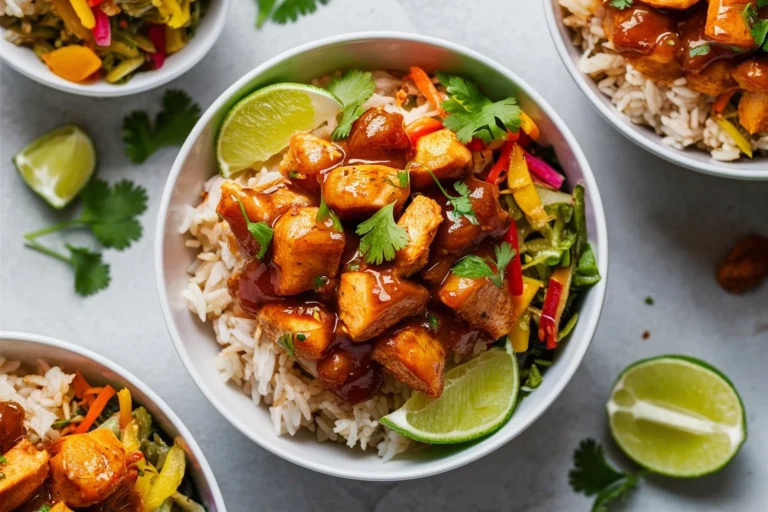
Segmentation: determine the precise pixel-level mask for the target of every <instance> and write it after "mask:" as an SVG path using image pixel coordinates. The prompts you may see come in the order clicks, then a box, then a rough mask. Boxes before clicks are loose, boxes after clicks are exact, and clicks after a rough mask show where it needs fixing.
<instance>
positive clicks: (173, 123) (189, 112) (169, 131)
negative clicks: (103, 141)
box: [123, 89, 200, 164]
mask: <svg viewBox="0 0 768 512" xmlns="http://www.w3.org/2000/svg"><path fill="white" fill-rule="evenodd" d="M162 105H163V108H162V110H160V112H159V113H158V114H157V117H155V123H154V126H153V125H152V121H151V120H150V118H149V114H147V113H146V112H143V111H135V112H131V113H130V114H128V115H127V116H126V117H125V119H123V143H124V144H125V155H126V156H127V157H128V158H129V159H130V160H131V162H133V163H135V164H140V163H142V162H144V161H145V160H146V159H147V158H149V157H150V155H152V154H153V153H154V152H155V151H157V150H158V149H160V148H164V147H168V146H181V145H182V144H183V143H184V140H186V138H187V135H189V132H191V131H192V128H193V127H194V126H195V123H197V121H198V119H200V106H199V105H197V104H196V103H194V102H193V101H192V98H190V97H189V96H188V95H187V93H185V92H184V91H180V90H177V89H168V90H167V91H165V94H164V95H163V100H162Z"/></svg>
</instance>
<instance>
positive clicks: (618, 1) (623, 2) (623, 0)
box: [611, 0, 632, 10]
mask: <svg viewBox="0 0 768 512" xmlns="http://www.w3.org/2000/svg"><path fill="white" fill-rule="evenodd" d="M611 5H612V6H613V7H615V8H617V9H620V10H624V9H626V8H627V7H630V6H631V5H632V0H611Z"/></svg>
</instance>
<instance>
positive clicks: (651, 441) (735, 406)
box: [606, 356, 747, 478]
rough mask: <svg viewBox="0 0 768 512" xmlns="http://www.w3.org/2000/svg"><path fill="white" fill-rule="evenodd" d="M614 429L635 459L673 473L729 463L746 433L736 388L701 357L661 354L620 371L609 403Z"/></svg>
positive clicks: (700, 470)
mask: <svg viewBox="0 0 768 512" xmlns="http://www.w3.org/2000/svg"><path fill="white" fill-rule="evenodd" d="M606 409H607V410H608V420H609V424H610V429H611V434H612V435H613V438H614V439H615V440H616V442H617V443H618V445H619V446H620V447H621V449H622V450H624V453H626V454H627V456H629V457H630V458H631V459H633V460H634V461H635V462H637V463H638V464H640V465H641V466H644V467H646V468H648V469H650V470H651V471H653V472H656V473H660V474H662V475H667V476H672V477H683V478H688V477H696V476H701V475H706V474H709V473H714V472H715V471H717V470H718V469H720V468H722V467H723V466H725V465H726V464H727V463H728V462H729V461H730V460H731V459H732V458H733V457H734V456H735V455H736V453H737V452H738V451H739V448H740V447H741V445H742V443H744V441H745V440H746V438H747V425H746V416H745V414H744V405H743V404H742V403H741V398H739V395H738V393H737V392H736V389H735V388H734V387H733V384H731V382H730V381H729V380H728V378H727V377H725V375H723V374H722V373H720V372H719V371H718V370H716V369H715V368H713V367H712V366H710V365H708V364H707V363H705V362H703V361H699V360H697V359H693V358H689V357H684V356H661V357H656V358H653V359H646V360H643V361H639V362H637V363H635V364H633V365H632V366H630V367H629V368H627V369H626V370H624V371H623V372H622V374H621V375H620V376H619V378H618V380H617V381H616V384H614V386H613V391H612V392H611V398H610V400H609V401H608V404H607V405H606Z"/></svg>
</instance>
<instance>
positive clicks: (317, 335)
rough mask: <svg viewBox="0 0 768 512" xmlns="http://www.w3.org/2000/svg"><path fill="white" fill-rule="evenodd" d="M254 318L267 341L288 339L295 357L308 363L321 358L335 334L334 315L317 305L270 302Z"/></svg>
mask: <svg viewBox="0 0 768 512" xmlns="http://www.w3.org/2000/svg"><path fill="white" fill-rule="evenodd" d="M256 318H257V319H258V320H259V322H261V324H262V327H263V328H264V334H265V335H266V336H267V337H268V338H269V339H273V340H277V339H279V338H280V337H281V336H283V335H285V334H288V335H290V336H291V337H292V339H293V346H294V350H295V353H296V355H297V356H298V357H302V358H304V359H308V360H315V359H320V358H321V357H323V353H324V352H325V349H327V348H328V346H329V345H330V344H331V342H332V341H333V338H334V335H335V331H336V318H335V315H334V314H333V313H331V312H330V311H328V309H327V308H326V307H325V306H322V305H320V304H318V303H307V304H290V303H288V304H280V303H275V302H271V303H269V304H265V305H264V306H263V307H262V308H261V309H260V310H259V312H258V314H257V315H256Z"/></svg>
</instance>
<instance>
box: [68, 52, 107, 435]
mask: <svg viewBox="0 0 768 512" xmlns="http://www.w3.org/2000/svg"><path fill="white" fill-rule="evenodd" d="M65 48H68V47H65ZM113 396H115V390H114V389H113V388H112V386H110V385H106V386H104V388H102V390H101V393H99V396H97V397H96V400H94V401H93V404H91V407H90V408H89V409H88V413H87V414H86V415H85V419H84V420H83V421H81V422H80V424H79V425H78V426H77V428H76V429H75V433H76V434H85V433H86V432H88V429H89V428H91V425H93V422H94V421H96V419H97V418H98V417H99V416H100V415H101V412H102V411H103V410H104V407H106V406H107V402H109V400H110V399H111V398H112V397H113Z"/></svg>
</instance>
